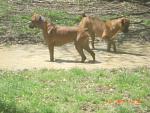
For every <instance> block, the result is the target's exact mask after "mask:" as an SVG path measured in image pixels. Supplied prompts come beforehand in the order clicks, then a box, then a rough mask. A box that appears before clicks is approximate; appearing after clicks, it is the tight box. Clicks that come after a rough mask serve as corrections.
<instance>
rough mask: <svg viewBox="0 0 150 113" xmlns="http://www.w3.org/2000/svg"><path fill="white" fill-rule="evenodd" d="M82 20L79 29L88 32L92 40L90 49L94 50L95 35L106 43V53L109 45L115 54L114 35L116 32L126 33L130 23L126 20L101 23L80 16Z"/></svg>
mask: <svg viewBox="0 0 150 113" xmlns="http://www.w3.org/2000/svg"><path fill="white" fill-rule="evenodd" d="M82 16H83V18H82V20H81V22H80V24H79V26H80V27H81V28H88V32H89V34H90V36H91V39H92V47H93V49H94V40H95V35H97V36H98V37H101V38H102V40H105V41H107V51H110V49H111V45H113V50H114V52H116V44H115V37H114V36H115V35H116V34H117V33H118V32H124V33H127V32H128V28H129V25H130V21H129V20H128V19H126V18H119V19H114V20H108V21H102V20H100V19H98V18H96V17H91V16H86V15H85V14H83V15H82Z"/></svg>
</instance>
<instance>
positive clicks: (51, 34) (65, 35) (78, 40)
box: [29, 14, 95, 62]
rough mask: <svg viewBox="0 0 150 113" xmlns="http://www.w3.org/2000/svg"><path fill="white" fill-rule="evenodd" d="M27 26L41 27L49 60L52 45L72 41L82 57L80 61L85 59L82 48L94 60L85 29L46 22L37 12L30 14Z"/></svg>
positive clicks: (52, 54)
mask: <svg viewBox="0 0 150 113" xmlns="http://www.w3.org/2000/svg"><path fill="white" fill-rule="evenodd" d="M29 27H30V28H34V27H37V28H40V29H42V31H43V35H44V39H45V41H46V43H47V45H48V48H49V52H50V61H54V46H61V45H63V44H66V43H69V42H74V44H75V48H76V49H77V51H78V52H79V54H80V56H81V58H82V59H81V62H84V61H85V59H86V56H85V55H84V52H83V49H85V50H86V51H87V52H89V53H90V54H91V56H92V57H93V61H95V53H94V52H93V51H92V50H91V49H90V47H89V39H88V37H89V35H88V33H87V32H86V31H85V29H80V28H79V27H66V26H57V25H54V24H53V23H48V22H47V20H46V19H45V18H44V17H43V16H41V15H38V14H34V15H33V16H32V20H31V23H30V25H29Z"/></svg>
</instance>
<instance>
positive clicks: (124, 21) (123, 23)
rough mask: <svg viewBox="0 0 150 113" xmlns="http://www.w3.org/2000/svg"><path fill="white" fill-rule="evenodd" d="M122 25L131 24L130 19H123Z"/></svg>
mask: <svg viewBox="0 0 150 113" xmlns="http://www.w3.org/2000/svg"><path fill="white" fill-rule="evenodd" d="M121 23H122V25H125V24H127V23H128V24H129V20H128V19H126V18H122V19H121Z"/></svg>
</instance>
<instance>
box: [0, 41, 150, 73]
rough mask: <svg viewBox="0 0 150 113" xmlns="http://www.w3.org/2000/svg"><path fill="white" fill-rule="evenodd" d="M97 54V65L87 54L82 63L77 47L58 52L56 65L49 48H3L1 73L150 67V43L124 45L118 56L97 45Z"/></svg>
mask: <svg viewBox="0 0 150 113" xmlns="http://www.w3.org/2000/svg"><path fill="white" fill-rule="evenodd" d="M96 48H97V49H95V50H94V52H95V54H96V62H95V63H91V62H90V60H92V58H91V56H90V55H89V54H88V53H86V56H87V60H86V62H85V63H80V62H79V61H80V56H79V55H78V53H77V51H76V50H75V47H74V45H73V43H70V44H67V45H64V46H62V47H56V48H55V62H50V61H49V52H48V48H47V47H46V46H45V45H42V44H35V45H29V44H26V45H12V46H3V45H0V69H7V70H24V69H34V68H37V69H41V68H47V69H70V68H74V67H77V68H84V69H87V70H93V69H116V68H130V69H131V68H136V67H142V66H147V67H150V43H144V44H139V43H135V42H124V43H123V44H122V45H119V46H118V52H117V53H110V52H107V51H106V44H105V43H103V42H96Z"/></svg>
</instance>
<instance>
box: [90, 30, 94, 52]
mask: <svg viewBox="0 0 150 113" xmlns="http://www.w3.org/2000/svg"><path fill="white" fill-rule="evenodd" d="M90 36H91V39H92V43H91V45H92V49H95V46H94V41H95V34H94V32H92V33H90Z"/></svg>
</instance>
